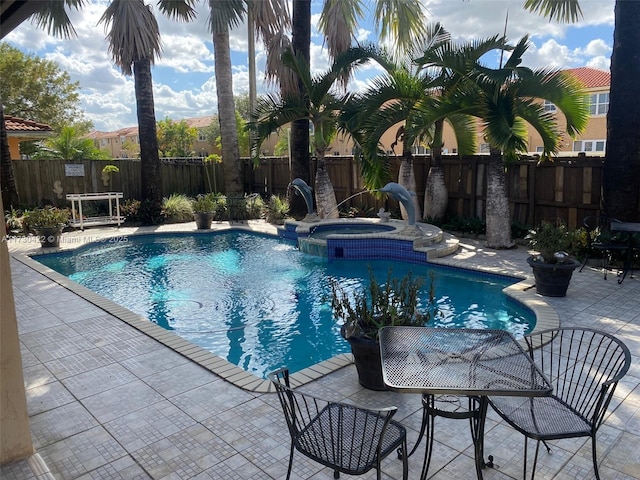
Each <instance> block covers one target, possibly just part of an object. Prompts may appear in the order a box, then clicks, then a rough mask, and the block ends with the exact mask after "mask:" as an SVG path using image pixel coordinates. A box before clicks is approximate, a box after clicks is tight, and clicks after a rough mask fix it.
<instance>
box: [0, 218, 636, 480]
mask: <svg viewBox="0 0 640 480" xmlns="http://www.w3.org/2000/svg"><path fill="white" fill-rule="evenodd" d="M185 227H186V228H193V225H191V224H187V225H186V226H185V225H184V224H183V225H181V226H180V227H174V226H164V227H161V228H162V229H171V228H183V229H184V228H185ZM114 231H115V230H114V229H91V230H89V231H86V232H84V233H82V232H74V233H73V234H74V235H75V236H81V235H86V236H87V237H92V238H93V239H95V238H96V236H98V235H109V234H110V233H113V232H114ZM126 232H127V231H126V229H123V228H121V229H120V230H118V231H117V233H118V235H123V234H126ZM34 248H36V246H34V245H26V244H19V245H13V246H11V245H10V249H11V252H12V254H15V255H20V254H24V253H28V252H29V251H30V250H33V249H34ZM526 255H527V251H526V249H525V248H523V247H519V248H517V249H514V250H505V251H495V250H489V249H485V248H484V247H483V246H482V244H481V243H480V242H476V241H472V240H466V239H462V240H461V250H460V251H459V252H458V253H457V254H455V255H453V256H451V257H446V258H445V259H440V260H438V262H443V263H447V264H451V265H456V264H461V265H466V266H468V267H476V268H485V269H488V270H493V271H497V272H500V273H503V274H512V275H519V276H522V277H525V276H526V277H529V272H528V268H529V267H528V266H527V264H526V262H525V258H526ZM11 269H12V276H13V286H14V291H15V300H16V310H17V316H18V326H19V332H20V342H21V350H22V354H23V371H24V381H25V388H26V392H27V401H28V409H29V415H30V423H31V431H32V437H33V441H34V445H35V448H36V450H37V452H36V455H34V456H32V457H30V458H29V459H25V460H22V461H19V462H14V463H11V464H7V465H2V466H0V478H2V479H5V478H6V479H15V480H31V479H51V478H54V479H58V480H71V479H81V480H89V479H126V480H129V479H132V480H133V479H163V480H168V479H187V478H188V479H215V480H220V479H222V480H226V479H281V478H284V477H285V475H286V470H287V463H288V455H289V436H288V433H287V431H286V425H285V424H284V418H283V416H282V413H281V411H280V406H279V403H278V400H277V398H276V396H275V394H273V393H256V392H248V391H245V390H241V389H240V388H238V387H235V386H234V385H232V384H231V383H229V382H227V381H225V380H223V379H221V378H220V377H218V376H217V375H215V374H213V373H211V372H209V371H208V370H206V369H204V368H202V367H200V366H199V365H197V364H196V363H193V362H191V361H190V360H188V359H186V358H185V357H183V356H181V355H180V354H178V353H176V352H174V351H172V350H170V349H168V348H167V347H166V346H164V345H162V344H160V343H158V342H156V341H155V340H153V339H151V338H149V337H148V336H146V335H145V334H144V333H142V332H140V331H138V330H136V329H134V328H133V327H131V326H129V325H127V324H125V323H123V322H121V321H120V320H119V319H117V318H115V317H113V316H111V315H109V314H106V313H105V312H104V311H103V310H101V309H100V308H97V307H96V306H94V305H92V304H91V303H89V302H88V301H86V300H84V299H83V298H81V297H79V296H77V295H76V294H74V293H72V292H70V291H69V290H67V289H66V288H64V287H62V286H60V285H58V284H56V283H54V282H53V281H51V280H49V279H47V278H46V277H44V276H43V275H41V274H40V273H38V272H36V271H34V270H33V269H31V268H29V266H27V265H25V264H24V263H22V262H20V261H19V260H17V259H12V261H11ZM544 300H545V301H546V303H547V304H549V305H550V306H551V307H552V308H553V309H554V310H555V311H556V312H557V314H558V315H559V317H560V320H561V323H562V325H581V326H589V327H595V328H600V329H603V330H606V331H608V332H611V333H614V334H616V335H618V336H620V338H622V339H623V340H624V341H625V343H626V344H627V346H628V347H629V349H630V350H631V352H632V355H633V363H632V366H631V369H630V371H629V373H628V374H627V376H626V377H625V378H624V379H623V381H622V382H621V383H620V385H619V386H618V389H617V391H616V396H615V399H614V400H613V402H612V406H611V409H612V413H611V414H610V415H609V417H608V418H607V420H606V422H605V424H604V426H603V427H602V428H601V430H600V432H599V436H598V456H599V459H600V462H599V463H600V471H601V477H602V478H603V479H609V480H623V479H624V480H632V479H635V480H640V460H639V459H640V385H639V384H640V366H639V364H638V360H640V278H627V279H626V280H625V281H624V282H623V283H622V284H621V285H619V284H618V283H617V282H616V279H615V275H610V276H609V279H608V280H606V281H605V280H603V278H602V274H601V272H600V271H598V270H597V269H593V268H585V270H584V271H583V272H581V273H578V272H576V273H574V276H573V280H572V283H571V286H570V288H569V292H568V294H567V297H565V298H545V299H544ZM304 388H307V389H309V390H310V391H312V392H315V393H317V394H320V395H322V396H324V397H327V398H332V399H336V400H341V401H347V402H353V403H357V404H361V405H369V406H374V405H375V406H385V405H396V406H398V408H399V411H398V414H397V416H396V418H397V419H398V420H400V421H402V422H403V423H404V424H405V425H406V426H407V428H408V430H409V444H410V446H411V445H412V442H413V441H414V440H415V438H416V437H417V431H418V428H419V425H420V415H421V408H420V397H419V395H407V394H404V395H403V394H397V393H393V392H372V391H368V390H364V389H362V388H361V387H360V386H359V384H358V381H357V376H356V372H355V367H354V366H353V365H348V366H347V367H345V368H342V369H339V370H337V371H335V372H333V373H331V374H329V375H327V376H324V377H322V378H321V379H319V380H316V381H313V382H311V383H309V384H308V385H306V386H305V387H304ZM435 439H436V440H435V447H434V454H433V459H432V463H431V469H430V478H433V479H436V480H437V479H454V478H455V479H456V480H467V479H469V480H472V479H474V478H475V470H474V464H473V449H472V445H471V440H470V436H469V432H468V424H467V422H460V421H454V420H447V419H442V418H438V419H437V420H436V437H435ZM523 448H524V440H523V437H522V436H521V435H520V434H519V433H517V432H516V431H514V430H513V429H511V428H509V427H508V426H507V425H506V424H504V423H503V422H501V421H500V419H499V418H498V417H497V415H495V414H494V413H493V412H491V411H490V412H489V416H488V419H487V426H486V444H485V451H486V453H487V454H491V455H493V456H494V457H495V463H496V464H497V468H494V469H487V470H486V471H485V474H484V476H485V478H486V479H488V480H493V479H519V478H521V477H522V459H523ZM529 448H530V449H531V451H530V455H529V458H532V454H533V449H534V448H535V443H534V442H529ZM552 448H553V451H552V454H551V455H549V454H547V453H546V451H544V449H541V453H540V458H539V461H538V469H537V473H536V478H539V479H543V480H544V479H555V480H564V479H575V478H578V479H589V478H593V469H592V465H591V448H590V444H589V442H588V441H585V440H564V441H559V442H552ZM423 451H424V449H423V447H421V448H419V450H418V452H417V453H416V454H415V457H412V458H411V459H410V460H409V466H410V478H411V479H413V478H418V476H419V472H420V468H421V466H422V458H421V455H422V453H423ZM343 477H344V478H351V477H349V476H347V475H344V476H343ZM292 478H293V479H312V480H323V479H327V480H329V479H332V478H333V473H332V471H331V470H329V469H326V468H321V467H320V466H319V465H317V464H316V463H314V462H311V461H307V460H306V459H305V458H303V457H302V456H301V455H298V454H296V456H295V458H294V464H293V475H292ZM360 478H364V479H367V478H369V479H371V478H375V472H370V474H368V475H364V476H362V477H360ZM383 478H384V479H398V478H401V462H399V461H398V460H396V459H395V458H389V459H387V460H385V462H384V463H383Z"/></svg>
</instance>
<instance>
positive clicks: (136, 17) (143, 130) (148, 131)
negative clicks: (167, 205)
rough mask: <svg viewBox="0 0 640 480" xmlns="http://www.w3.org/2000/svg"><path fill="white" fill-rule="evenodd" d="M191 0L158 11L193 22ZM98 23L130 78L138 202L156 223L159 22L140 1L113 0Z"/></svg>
mask: <svg viewBox="0 0 640 480" xmlns="http://www.w3.org/2000/svg"><path fill="white" fill-rule="evenodd" d="M192 3H193V1H192V0H184V1H175V0H159V1H158V6H159V8H160V10H161V11H162V12H163V13H165V14H167V15H169V16H172V17H175V18H176V19H180V20H192V19H193V18H195V11H194V10H193V8H192V6H191V5H192ZM99 23H103V24H104V25H105V28H106V29H107V30H108V32H107V40H108V42H109V52H110V53H111V56H112V58H113V61H114V63H115V64H116V65H117V66H118V67H120V69H121V70H122V72H123V73H124V74H125V75H133V78H134V84H135V92H136V107H137V114H138V133H139V138H140V168H141V170H142V175H141V185H140V191H141V200H142V201H143V203H144V204H145V209H144V218H143V221H144V222H145V223H156V222H157V221H158V219H159V218H160V212H161V209H162V177H161V175H160V155H159V152H158V136H157V132H156V115H155V107H154V101H153V82H152V78H151V64H152V63H153V61H154V59H155V57H156V56H159V55H160V53H161V48H160V32H159V30H158V23H157V21H156V19H155V17H154V15H153V12H152V11H151V8H150V7H149V6H148V5H146V4H145V3H144V1H143V0H113V1H112V2H111V3H110V4H109V6H108V7H107V8H106V10H105V11H104V13H103V14H102V17H101V18H100V20H99Z"/></svg>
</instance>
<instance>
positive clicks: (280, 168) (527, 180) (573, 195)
mask: <svg viewBox="0 0 640 480" xmlns="http://www.w3.org/2000/svg"><path fill="white" fill-rule="evenodd" d="M12 163H13V166H14V174H15V179H16V185H17V188H18V194H19V195H20V200H21V203H22V204H24V205H30V206H32V205H36V204H38V205H39V204H53V205H57V206H66V205H68V204H69V202H67V200H66V198H65V195H66V194H68V193H93V192H107V191H116V192H123V194H124V198H125V199H128V198H136V199H139V198H140V175H141V171H140V161H139V160H132V159H116V160H109V161H104V160H84V161H80V162H78V161H74V162H69V161H64V160H15V161H13V162H12ZM312 163H314V162H312ZM487 164H488V157H487V156H484V155H476V156H468V157H462V158H460V157H458V156H453V155H450V156H444V158H443V170H444V175H445V181H446V183H447V189H448V191H449V205H448V211H447V214H448V215H450V216H460V217H477V218H484V214H485V211H484V209H485V200H484V194H485V191H486V171H487ZM106 165H115V166H116V167H118V169H119V172H118V173H113V174H111V176H110V178H109V177H106V176H104V177H103V175H102V169H103V168H104V166H106ZM398 166H399V161H398V160H395V159H393V161H392V176H393V178H397V171H398ZM242 167H243V168H242V176H243V183H244V189H245V192H246V193H260V194H262V195H263V196H265V197H268V196H270V195H272V194H276V195H286V193H287V187H288V185H289V182H290V180H291V178H290V168H289V160H288V158H279V157H267V158H263V159H261V160H260V162H259V164H258V165H257V166H256V167H254V165H253V163H252V162H251V161H250V160H248V159H243V160H242ZM429 167H430V159H429V157H427V156H424V155H417V156H415V158H414V170H415V174H416V190H417V191H416V194H417V196H418V200H419V202H420V205H421V206H422V205H423V202H424V187H425V181H426V177H427V173H428V171H429ZM314 168H315V165H314V164H312V165H311V170H312V172H310V178H312V179H313V178H314V174H313V172H314V171H315V170H314ZM327 169H328V172H329V176H330V178H331V181H332V183H333V186H334V189H335V191H336V198H337V200H338V202H342V201H343V200H345V199H348V198H349V197H352V198H350V199H349V200H348V201H346V202H345V203H344V206H345V207H352V206H355V207H359V208H361V209H363V210H366V209H372V210H373V209H375V210H376V211H377V209H378V208H380V207H381V206H383V207H384V208H385V209H387V210H388V209H391V208H395V207H396V206H397V204H396V203H395V202H394V201H392V200H388V199H384V200H379V199H376V198H375V197H374V196H373V195H371V194H370V193H364V194H359V193H360V192H362V191H363V190H364V188H363V185H362V179H361V177H360V173H359V172H360V165H359V164H358V163H357V162H356V161H354V160H353V158H352V157H342V156H331V157H327ZM602 169H603V159H602V158H600V157H585V156H578V157H570V158H569V157H568V158H562V159H556V160H555V161H554V162H553V163H545V164H543V165H537V160H536V159H533V158H529V159H523V160H521V161H519V162H516V163H512V164H509V165H507V179H508V180H507V181H508V189H509V198H510V206H511V213H512V217H513V219H514V220H516V221H518V222H520V223H523V224H525V225H536V224H538V223H539V222H540V221H541V220H543V219H555V218H560V219H562V220H564V221H565V222H566V223H567V224H568V225H569V226H571V227H575V226H577V225H580V223H581V222H582V218H584V217H585V216H586V215H591V214H595V213H597V212H598V211H599V205H600V192H601V188H602ZM160 171H161V175H162V187H163V195H164V196H169V195H170V194H172V193H183V194H186V195H189V196H195V195H197V194H199V193H204V192H210V191H215V192H221V193H224V175H223V169H222V165H221V164H212V163H205V162H203V161H202V159H199V158H191V159H163V161H162V166H161V170H160ZM311 186H312V187H313V184H312V185H311Z"/></svg>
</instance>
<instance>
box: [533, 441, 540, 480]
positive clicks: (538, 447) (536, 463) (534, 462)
mask: <svg viewBox="0 0 640 480" xmlns="http://www.w3.org/2000/svg"><path fill="white" fill-rule="evenodd" d="M539 452H540V440H538V441H537V442H536V455H535V457H533V470H531V480H533V479H534V478H535V475H536V467H537V466H538V453H539Z"/></svg>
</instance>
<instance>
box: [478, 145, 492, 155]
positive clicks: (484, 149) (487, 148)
mask: <svg viewBox="0 0 640 480" xmlns="http://www.w3.org/2000/svg"><path fill="white" fill-rule="evenodd" d="M490 152H491V146H490V145H489V144H488V143H481V144H480V153H490Z"/></svg>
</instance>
